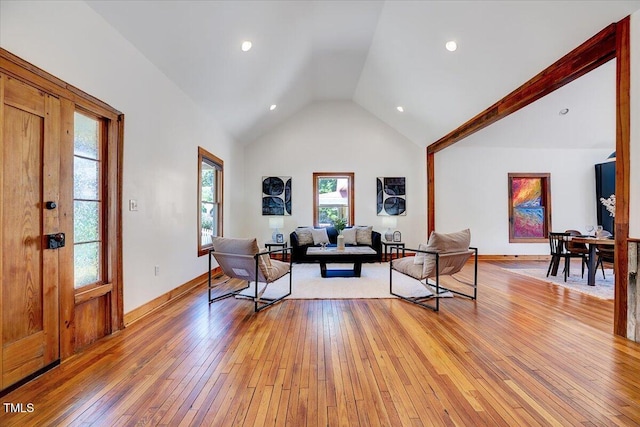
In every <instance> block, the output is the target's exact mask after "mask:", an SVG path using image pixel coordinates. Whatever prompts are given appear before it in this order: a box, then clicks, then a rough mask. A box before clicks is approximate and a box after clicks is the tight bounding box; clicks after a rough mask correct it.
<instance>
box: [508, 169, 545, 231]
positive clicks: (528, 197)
mask: <svg viewBox="0 0 640 427" xmlns="http://www.w3.org/2000/svg"><path fill="white" fill-rule="evenodd" d="M514 175H515V174H514ZM546 179H548V178H547V177H541V176H529V177H526V176H524V177H523V176H513V175H511V176H510V177H509V186H510V187H509V192H510V194H509V200H510V203H511V206H510V218H509V220H510V226H511V229H510V238H511V239H514V240H515V239H546V234H547V230H548V228H547V224H546V221H547V212H546V209H547V206H546V200H547V197H546V196H547V195H546V191H547V181H545V180H546Z"/></svg>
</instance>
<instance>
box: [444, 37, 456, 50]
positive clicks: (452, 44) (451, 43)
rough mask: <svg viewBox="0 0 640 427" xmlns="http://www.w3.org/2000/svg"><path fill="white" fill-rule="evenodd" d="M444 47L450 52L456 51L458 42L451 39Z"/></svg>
mask: <svg viewBox="0 0 640 427" xmlns="http://www.w3.org/2000/svg"><path fill="white" fill-rule="evenodd" d="M444 47H446V48H447V50H448V51H449V52H454V51H455V50H456V49H457V48H458V43H456V42H454V41H453V40H450V41H448V42H447V43H446V44H445V45H444Z"/></svg>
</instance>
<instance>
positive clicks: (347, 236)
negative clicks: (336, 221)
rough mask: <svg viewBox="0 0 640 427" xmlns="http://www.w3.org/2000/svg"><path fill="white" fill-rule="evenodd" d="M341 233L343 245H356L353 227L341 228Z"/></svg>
mask: <svg viewBox="0 0 640 427" xmlns="http://www.w3.org/2000/svg"><path fill="white" fill-rule="evenodd" d="M342 235H343V236H344V244H345V245H357V244H358V240H357V239H356V229H355V228H353V227H352V228H345V229H344V230H342Z"/></svg>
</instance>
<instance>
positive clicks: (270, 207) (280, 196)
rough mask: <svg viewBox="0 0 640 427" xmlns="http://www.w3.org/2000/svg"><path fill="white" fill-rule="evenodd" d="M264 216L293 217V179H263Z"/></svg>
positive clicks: (284, 177) (264, 177)
mask: <svg viewBox="0 0 640 427" xmlns="http://www.w3.org/2000/svg"><path fill="white" fill-rule="evenodd" d="M262 215H287V216H288V215H291V177H290V176H263V177H262Z"/></svg>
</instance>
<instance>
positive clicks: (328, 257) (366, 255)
mask: <svg viewBox="0 0 640 427" xmlns="http://www.w3.org/2000/svg"><path fill="white" fill-rule="evenodd" d="M376 256H377V253H376V251H374V250H373V249H371V248H370V247H369V246H347V247H346V248H344V250H341V251H339V250H338V248H336V247H327V248H324V249H323V248H317V247H311V248H308V249H307V257H308V258H309V259H311V260H313V261H318V262H319V263H320V275H321V276H322V277H325V278H326V277H360V274H361V272H362V262H363V261H371V260H375V259H376ZM329 263H334V264H353V269H331V270H329V269H327V264H329Z"/></svg>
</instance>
